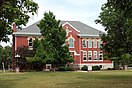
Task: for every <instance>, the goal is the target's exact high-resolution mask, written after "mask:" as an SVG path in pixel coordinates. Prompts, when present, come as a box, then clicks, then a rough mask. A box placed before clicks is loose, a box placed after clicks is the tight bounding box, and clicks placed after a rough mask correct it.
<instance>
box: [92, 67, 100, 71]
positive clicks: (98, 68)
mask: <svg viewBox="0 0 132 88" xmlns="http://www.w3.org/2000/svg"><path fill="white" fill-rule="evenodd" d="M92 70H93V71H97V70H100V67H99V66H92Z"/></svg>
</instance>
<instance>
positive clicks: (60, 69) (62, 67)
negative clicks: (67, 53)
mask: <svg viewBox="0 0 132 88" xmlns="http://www.w3.org/2000/svg"><path fill="white" fill-rule="evenodd" d="M58 71H72V69H71V68H70V67H64V66H61V67H59V68H58Z"/></svg>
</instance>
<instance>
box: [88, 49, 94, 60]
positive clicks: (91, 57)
mask: <svg viewBox="0 0 132 88" xmlns="http://www.w3.org/2000/svg"><path fill="white" fill-rule="evenodd" d="M89 52H90V53H91V60H89ZM92 56H93V53H92V51H88V61H92V60H93V59H92Z"/></svg>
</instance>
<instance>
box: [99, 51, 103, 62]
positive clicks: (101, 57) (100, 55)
mask: <svg viewBox="0 0 132 88" xmlns="http://www.w3.org/2000/svg"><path fill="white" fill-rule="evenodd" d="M102 59H103V52H102V51H100V52H99V60H102Z"/></svg>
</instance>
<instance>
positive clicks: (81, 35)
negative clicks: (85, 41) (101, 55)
mask: <svg viewBox="0 0 132 88" xmlns="http://www.w3.org/2000/svg"><path fill="white" fill-rule="evenodd" d="M77 35H78V36H79V37H97V38H99V37H100V36H99V35H88V34H77Z"/></svg>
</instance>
